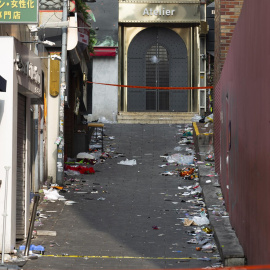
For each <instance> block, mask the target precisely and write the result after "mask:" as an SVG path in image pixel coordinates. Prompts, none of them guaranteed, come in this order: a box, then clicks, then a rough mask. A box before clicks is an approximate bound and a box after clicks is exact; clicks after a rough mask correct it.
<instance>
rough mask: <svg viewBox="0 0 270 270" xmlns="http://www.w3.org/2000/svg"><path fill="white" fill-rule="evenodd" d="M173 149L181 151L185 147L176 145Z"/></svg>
mask: <svg viewBox="0 0 270 270" xmlns="http://www.w3.org/2000/svg"><path fill="white" fill-rule="evenodd" d="M173 150H174V151H177V152H180V151H182V150H183V148H182V147H181V146H176V147H174V149H173Z"/></svg>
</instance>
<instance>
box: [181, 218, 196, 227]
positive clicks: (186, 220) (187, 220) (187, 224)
mask: <svg viewBox="0 0 270 270" xmlns="http://www.w3.org/2000/svg"><path fill="white" fill-rule="evenodd" d="M183 223H184V226H186V227H188V226H192V225H194V226H196V225H197V224H196V223H195V222H194V220H192V219H188V218H184V222H183Z"/></svg>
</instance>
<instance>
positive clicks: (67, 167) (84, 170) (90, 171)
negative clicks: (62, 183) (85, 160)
mask: <svg viewBox="0 0 270 270" xmlns="http://www.w3.org/2000/svg"><path fill="white" fill-rule="evenodd" d="M65 170H71V171H77V172H80V174H94V173H95V170H94V168H92V167H89V168H87V167H86V166H70V165H65Z"/></svg>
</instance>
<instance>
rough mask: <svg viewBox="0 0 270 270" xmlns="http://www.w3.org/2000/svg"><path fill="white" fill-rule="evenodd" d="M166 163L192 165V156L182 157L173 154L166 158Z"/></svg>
mask: <svg viewBox="0 0 270 270" xmlns="http://www.w3.org/2000/svg"><path fill="white" fill-rule="evenodd" d="M166 159H167V162H168V163H174V162H176V163H178V164H183V165H189V164H192V163H193V160H194V158H193V156H191V155H182V154H179V153H176V154H173V155H171V156H168V157H166Z"/></svg>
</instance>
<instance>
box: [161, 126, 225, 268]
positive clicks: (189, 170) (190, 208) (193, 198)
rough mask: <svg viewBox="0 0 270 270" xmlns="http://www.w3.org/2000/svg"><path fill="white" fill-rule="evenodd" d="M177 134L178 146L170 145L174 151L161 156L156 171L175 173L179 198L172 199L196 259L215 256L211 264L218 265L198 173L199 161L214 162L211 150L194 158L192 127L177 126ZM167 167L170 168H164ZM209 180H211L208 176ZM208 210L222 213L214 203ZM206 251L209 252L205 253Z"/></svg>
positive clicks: (209, 163)
mask: <svg viewBox="0 0 270 270" xmlns="http://www.w3.org/2000/svg"><path fill="white" fill-rule="evenodd" d="M177 134H178V135H180V141H179V142H178V144H179V146H176V147H175V148H174V151H176V152H177V153H173V154H165V155H162V156H161V157H162V158H163V163H164V164H162V165H159V167H160V168H164V169H165V170H166V171H164V172H161V173H160V174H161V175H165V176H174V177H179V180H180V183H179V185H178V193H177V194H175V196H177V197H178V198H179V200H175V201H174V202H172V203H174V204H175V205H179V206H181V207H178V209H177V213H178V215H179V217H178V219H179V220H181V221H182V224H183V226H184V227H187V228H190V229H189V230H186V233H187V235H188V236H190V239H188V241H187V243H188V244H192V245H194V251H196V252H198V260H204V261H211V260H212V259H213V258H216V261H217V263H215V264H213V265H212V267H221V266H222V265H221V263H219V262H218V261H219V260H220V256H219V253H218V250H217V246H216V244H215V240H214V232H213V230H212V228H211V225H210V222H209V219H208V212H207V210H206V208H205V207H206V205H205V202H204V200H203V197H202V188H201V186H200V183H199V175H198V173H199V172H198V165H199V164H201V165H203V166H211V167H212V168H213V167H214V164H213V163H211V162H213V161H214V154H213V153H208V156H207V157H206V159H205V161H198V160H197V157H196V153H195V150H194V143H193V133H192V127H191V126H189V125H186V126H185V128H184V129H183V128H181V129H179V130H178V133H177ZM170 167H173V169H172V170H168V169H169V168H170ZM213 170H214V168H213ZM211 176H215V173H214V172H213V174H211ZM209 177H210V175H209ZM166 179H168V178H166ZM210 182H212V181H211V180H210ZM219 195H221V194H219ZM165 200H167V199H165ZM209 211H213V213H215V214H216V215H217V217H219V215H221V214H224V215H225V214H226V213H225V212H224V210H223V211H222V209H221V208H220V207H218V206H214V207H213V208H209ZM208 254H211V256H207V255H208Z"/></svg>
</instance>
